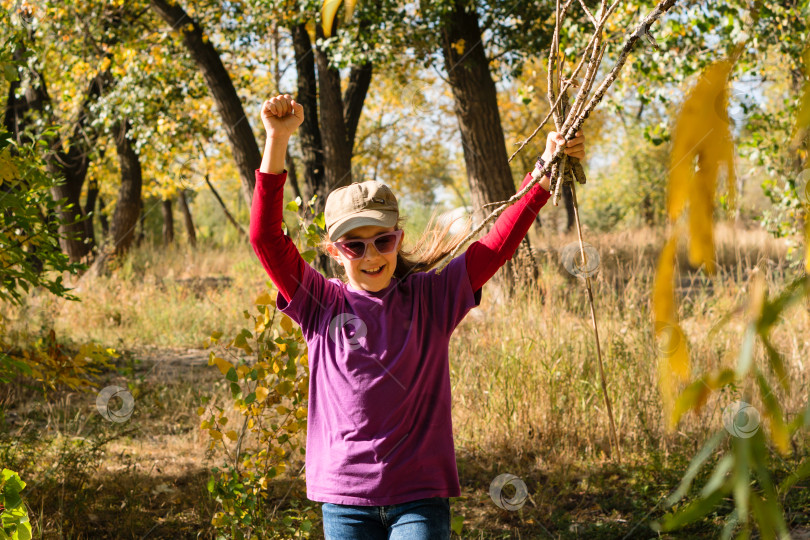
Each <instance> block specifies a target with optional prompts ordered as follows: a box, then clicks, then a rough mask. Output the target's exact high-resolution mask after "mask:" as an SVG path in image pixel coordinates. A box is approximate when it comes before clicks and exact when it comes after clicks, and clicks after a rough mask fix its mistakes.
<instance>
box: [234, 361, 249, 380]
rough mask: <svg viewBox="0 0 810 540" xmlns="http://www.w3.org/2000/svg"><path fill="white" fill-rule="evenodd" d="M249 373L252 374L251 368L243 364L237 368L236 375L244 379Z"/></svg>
mask: <svg viewBox="0 0 810 540" xmlns="http://www.w3.org/2000/svg"><path fill="white" fill-rule="evenodd" d="M248 373H250V368H249V367H248V366H246V365H245V364H242V365H241V366H239V367H238V368H236V374H237V375H239V376H240V377H244V376H245V375H247V374H248Z"/></svg>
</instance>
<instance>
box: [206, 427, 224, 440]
mask: <svg viewBox="0 0 810 540" xmlns="http://www.w3.org/2000/svg"><path fill="white" fill-rule="evenodd" d="M208 434H209V435H211V438H212V439H216V440H220V439H222V432H221V431H218V430H216V429H209V430H208Z"/></svg>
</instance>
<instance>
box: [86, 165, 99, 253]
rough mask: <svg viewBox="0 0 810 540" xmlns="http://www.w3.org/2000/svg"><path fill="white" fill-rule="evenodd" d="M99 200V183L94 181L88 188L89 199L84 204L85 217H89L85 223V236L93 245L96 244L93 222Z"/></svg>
mask: <svg viewBox="0 0 810 540" xmlns="http://www.w3.org/2000/svg"><path fill="white" fill-rule="evenodd" d="M97 200H98V182H97V181H95V180H93V181H92V182H90V184H89V185H88V186H87V199H86V200H85V203H84V215H86V216H89V217H88V218H87V220H86V221H85V222H84V224H85V226H84V234H85V237H86V238H89V239H90V241H91V242H92V243H93V245H95V244H96V235H95V231H93V221H94V219H93V218H94V217H95V215H96V201H97Z"/></svg>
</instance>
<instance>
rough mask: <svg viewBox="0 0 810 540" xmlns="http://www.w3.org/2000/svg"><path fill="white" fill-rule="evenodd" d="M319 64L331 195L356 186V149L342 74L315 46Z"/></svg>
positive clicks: (322, 132)
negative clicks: (348, 129) (347, 116)
mask: <svg viewBox="0 0 810 540" xmlns="http://www.w3.org/2000/svg"><path fill="white" fill-rule="evenodd" d="M317 28H320V27H317ZM315 64H316V65H317V66H318V97H319V102H320V106H321V111H320V112H321V136H322V138H323V162H324V166H325V168H326V178H325V180H326V189H327V192H332V191H334V190H335V189H337V188H339V187H341V186H348V185H349V184H351V183H352V149H351V147H350V146H349V138H348V136H347V132H346V121H345V120H344V118H343V96H342V95H341V93H340V92H341V90H340V72H339V71H338V70H337V69H336V68H333V67H329V57H328V56H327V54H326V51H323V50H321V48H320V47H318V46H315Z"/></svg>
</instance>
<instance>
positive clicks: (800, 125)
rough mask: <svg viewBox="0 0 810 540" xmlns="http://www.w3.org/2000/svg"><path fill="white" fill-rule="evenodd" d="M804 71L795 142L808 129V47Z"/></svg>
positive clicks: (809, 55) (797, 141)
mask: <svg viewBox="0 0 810 540" xmlns="http://www.w3.org/2000/svg"><path fill="white" fill-rule="evenodd" d="M804 73H805V81H804V92H803V93H802V98H801V103H800V104H799V115H798V116H797V117H796V141H795V143H796V144H798V143H799V138H800V137H801V135H802V134H803V133H805V132H806V130H808V129H810V49H807V52H805V54H804Z"/></svg>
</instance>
